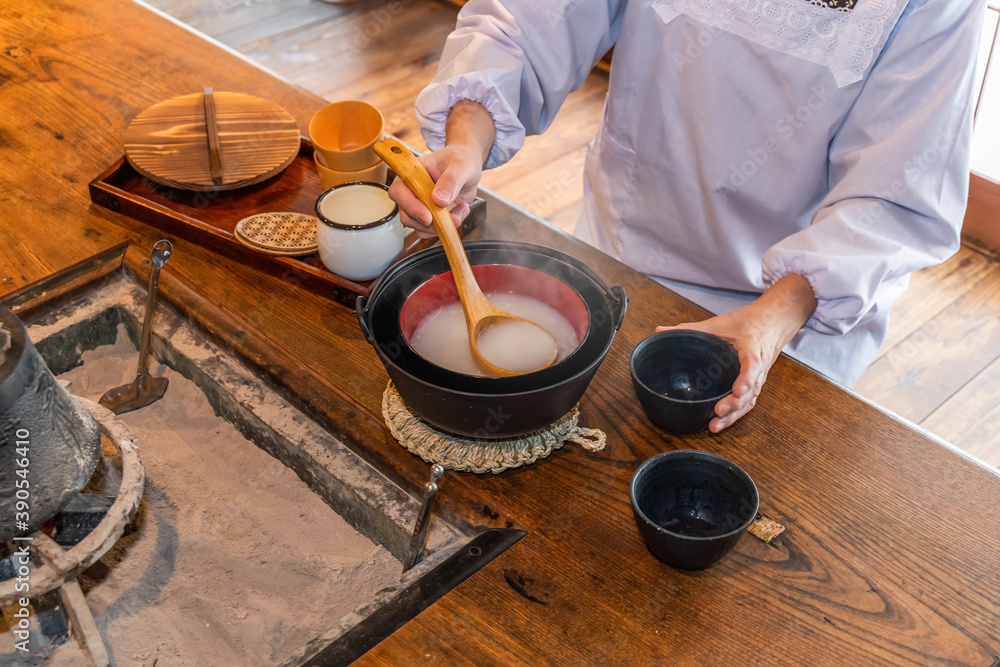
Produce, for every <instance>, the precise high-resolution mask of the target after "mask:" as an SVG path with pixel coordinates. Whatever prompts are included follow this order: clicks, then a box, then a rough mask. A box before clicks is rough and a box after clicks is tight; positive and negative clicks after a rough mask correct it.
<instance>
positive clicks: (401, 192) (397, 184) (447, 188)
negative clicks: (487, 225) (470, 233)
mask: <svg viewBox="0 0 1000 667" xmlns="http://www.w3.org/2000/svg"><path fill="white" fill-rule="evenodd" d="M417 159H418V160H419V161H420V163H421V164H422V165H424V168H425V169H426V170H427V173H429V174H430V175H431V178H433V179H434V181H435V183H436V185H435V186H434V190H433V191H432V192H431V197H432V198H433V199H434V203H435V204H437V205H438V206H442V207H444V208H445V209H446V210H447V211H449V212H450V213H451V219H452V221H453V222H454V223H455V226H456V227H457V226H458V225H460V224H462V221H463V220H465V216H467V215H469V207H470V206H471V205H472V200H473V199H475V198H476V189H477V188H478V187H479V178H480V176H482V173H483V168H482V164H483V161H482V159H481V157H480V156H479V155H478V154H477V153H476V151H475V150H474V149H472V148H470V147H468V146H465V145H463V144H454V145H450V146H445V147H444V148H442V149H441V150H439V151H436V152H434V153H428V154H426V155H422V156H420V157H419V158H417ZM389 197H391V198H392V200H393V201H395V202H396V203H397V204H399V219H400V221H402V223H403V224H404V225H406V226H407V227H413V229H415V230H416V232H417V234H419V235H420V236H422V237H425V238H427V237H431V236H434V228H433V226H432V225H431V212H430V211H429V210H428V209H427V207H426V206H424V205H423V204H422V203H420V200H419V199H417V197H416V195H414V194H413V193H412V192H410V189H409V188H408V187H406V184H405V183H403V179H401V178H397V179H396V180H394V181H393V182H392V185H391V186H389Z"/></svg>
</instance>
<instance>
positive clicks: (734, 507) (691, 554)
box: [631, 449, 760, 570]
mask: <svg viewBox="0 0 1000 667" xmlns="http://www.w3.org/2000/svg"><path fill="white" fill-rule="evenodd" d="M631 496H632V512H633V514H634V515H635V523H636V525H637V526H638V527H639V534H640V535H642V539H643V540H644V541H645V542H646V546H647V547H648V548H649V550H650V551H651V552H652V553H653V555H654V556H656V557H657V558H659V559H660V560H661V561H663V562H664V563H666V564H667V565H670V566H673V567H677V568H681V569H684V570H702V569H704V568H706V567H709V566H710V565H713V564H715V563H717V562H718V561H719V560H720V559H721V558H722V557H723V556H725V555H726V554H727V553H729V552H730V551H731V550H732V548H733V547H735V546H736V543H737V542H739V541H740V538H741V537H742V536H743V533H744V531H746V529H747V527H749V525H750V524H751V523H752V522H753V520H754V518H755V517H756V516H757V507H758V505H759V502H760V499H759V497H758V495H757V487H756V485H754V483H753V480H752V479H750V476H749V475H747V474H746V472H744V471H743V469H742V468H740V467H739V466H738V465H736V464H735V463H733V462H732V461H729V460H727V459H725V458H723V457H721V456H717V455H715V454H711V453H709V452H701V451H697V450H693V449H681V450H677V451H673V452H663V453H662V454H657V455H656V456H653V457H652V458H650V459H648V460H646V461H645V462H644V463H643V464H642V465H640V466H639V469H638V470H636V471H635V475H633V476H632V487H631Z"/></svg>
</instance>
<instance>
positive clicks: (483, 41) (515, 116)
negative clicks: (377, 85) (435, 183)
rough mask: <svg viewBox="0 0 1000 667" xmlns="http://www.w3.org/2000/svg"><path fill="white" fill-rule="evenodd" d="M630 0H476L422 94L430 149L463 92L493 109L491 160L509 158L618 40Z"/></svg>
mask: <svg viewBox="0 0 1000 667" xmlns="http://www.w3.org/2000/svg"><path fill="white" fill-rule="evenodd" d="M624 6H625V0H558V1H552V0H504V2H500V0H472V1H471V2H469V3H468V4H467V5H466V6H465V7H463V9H462V11H461V12H460V13H459V17H458V24H457V26H456V27H455V31H454V32H452V34H451V35H450V36H449V37H448V40H447V42H446V43H445V48H444V51H443V53H442V55H441V63H440V64H439V66H438V73H437V76H436V77H435V78H434V80H433V82H432V83H431V84H430V85H429V86H428V87H427V88H425V89H424V90H423V91H422V92H421V93H420V95H419V96H418V97H417V103H416V110H417V118H418V120H419V121H420V126H421V130H422V132H423V135H424V139H425V140H426V141H427V145H428V147H430V149H431V150H439V149H440V148H442V147H443V146H444V142H445V125H446V122H447V119H448V113H449V112H450V111H451V108H452V107H453V106H454V105H455V103H457V102H459V101H460V100H473V101H475V102H479V103H480V104H482V105H483V106H484V107H486V109H487V110H488V111H489V112H490V115H491V116H492V117H493V122H494V124H495V125H496V129H497V135H496V141H495V142H494V144H493V148H492V149H491V150H490V154H489V157H488V159H487V161H486V165H485V166H486V167H487V168H493V167H498V166H500V165H501V164H504V163H505V162H507V161H508V160H510V159H511V158H512V157H513V156H514V154H515V153H517V151H518V150H519V149H520V148H521V146H523V145H524V138H525V135H526V134H538V133H541V132H543V131H544V130H545V129H546V128H547V127H548V126H549V124H550V123H551V122H552V119H553V118H554V117H555V115H556V112H557V111H558V110H559V107H560V106H561V105H562V103H563V101H564V100H565V99H566V96H567V95H568V94H569V93H570V92H572V91H573V90H575V89H577V88H579V87H580V85H581V84H582V83H583V82H584V81H585V80H586V78H587V75H588V74H589V73H590V70H591V69H593V67H594V64H595V63H596V62H597V61H598V60H599V59H600V58H601V56H603V55H604V54H605V53H606V52H607V51H608V49H610V48H611V45H612V44H614V42H615V39H616V37H617V35H618V30H619V27H620V24H621V12H622V10H623V9H624Z"/></svg>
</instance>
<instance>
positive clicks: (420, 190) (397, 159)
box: [375, 137, 494, 325]
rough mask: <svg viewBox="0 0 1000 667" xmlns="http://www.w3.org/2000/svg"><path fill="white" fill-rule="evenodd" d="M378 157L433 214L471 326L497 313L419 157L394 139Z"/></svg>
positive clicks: (379, 148)
mask: <svg viewBox="0 0 1000 667" xmlns="http://www.w3.org/2000/svg"><path fill="white" fill-rule="evenodd" d="M375 153H376V154H377V155H378V156H379V157H380V158H382V159H383V160H384V161H385V163H386V164H387V165H389V167H390V168H391V169H392V170H393V171H394V172H396V176H398V177H399V178H401V179H403V182H404V183H406V187H408V188H410V191H411V192H413V194H414V195H415V196H416V197H417V199H419V200H420V202H421V203H422V204H423V205H424V206H426V207H427V208H428V209H429V210H430V212H431V218H432V222H433V225H434V231H435V232H437V235H438V238H440V239H441V245H442V246H443V247H444V253H445V255H446V256H447V257H448V264H449V266H451V272H452V275H453V276H454V277H455V286H456V287H458V293H459V294H460V295H462V306H463V308H465V318H466V320H467V321H468V322H469V323H470V325H471V323H473V322H476V321H478V320H479V319H481V318H482V317H484V316H486V315H488V314H490V313H491V312H493V310H494V308H493V306H492V304H490V302H489V301H488V300H487V299H486V295H484V294H483V291H482V290H481V289H480V288H479V283H477V282H476V277H475V276H474V275H473V273H472V267H471V266H469V258H468V257H467V256H466V255H465V248H463V247H462V239H461V238H460V237H459V235H458V230H457V229H456V228H455V225H454V223H453V222H452V220H451V214H450V213H449V212H448V211H446V210H445V209H444V208H443V207H441V206H438V205H437V204H436V203H434V199H433V198H432V197H431V192H432V191H433V190H434V180H433V179H432V178H431V175H430V174H428V173H427V170H426V169H425V168H424V165H422V164H420V162H418V161H417V157H416V156H415V155H414V154H413V153H411V152H410V149H408V148H407V147H406V146H404V145H403V144H402V143H401V142H400V141H399V140H398V139H395V138H394V137H386V138H385V139H383V140H381V141H379V142H378V143H376V144H375ZM470 311H471V312H470Z"/></svg>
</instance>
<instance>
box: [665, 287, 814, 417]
mask: <svg viewBox="0 0 1000 667" xmlns="http://www.w3.org/2000/svg"><path fill="white" fill-rule="evenodd" d="M815 310H816V296H815V295H814V294H813V290H812V287H811V286H810V285H809V281H807V280H806V279H805V278H803V277H802V276H800V275H797V274H788V275H786V276H784V277H782V278H781V279H780V280H778V281H777V282H776V283H774V285H772V286H771V288H770V289H768V290H767V291H766V292H764V293H763V294H762V295H761V296H760V297H759V298H758V299H757V300H756V301H754V302H753V303H750V304H748V305H746V306H743V307H742V308H739V309H737V310H734V311H732V312H730V313H726V314H724V315H717V316H715V317H711V318H709V319H707V320H704V321H702V322H689V323H686V324H679V325H677V326H672V327H658V328H657V329H656V330H657V331H668V330H670V329H693V330H695V331H703V332H705V333H710V334H713V335H715V336H718V337H719V338H722V339H724V340H727V341H729V343H731V344H732V346H733V347H735V348H736V351H737V352H738V353H739V355H740V374H739V377H737V378H736V382H734V383H733V393H732V394H730V395H729V396H726V397H725V398H723V399H722V400H721V401H719V402H718V403H717V404H716V405H715V415H716V416H715V417H714V418H713V419H712V421H711V422H710V423H709V425H708V428H709V430H710V431H711V432H712V433H718V432H719V431H721V430H722V429H724V428H726V427H727V426H731V425H732V424H733V423H734V422H735V421H736V420H737V419H739V418H740V417H742V416H743V415H745V414H746V413H747V412H749V411H750V410H751V409H752V408H753V407H754V405H756V404H757V397H758V396H760V392H761V389H763V387H764V382H765V381H766V380H767V374H768V372H769V371H770V370H771V366H772V365H773V364H774V362H775V361H777V359H778V355H779V354H781V350H782V349H783V348H784V347H785V345H787V344H788V342H789V341H791V340H792V338H794V337H795V334H796V333H798V331H799V329H801V328H802V326H803V325H804V324H805V323H806V322H807V321H808V320H809V318H810V317H811V316H812V314H813V311H815Z"/></svg>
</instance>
